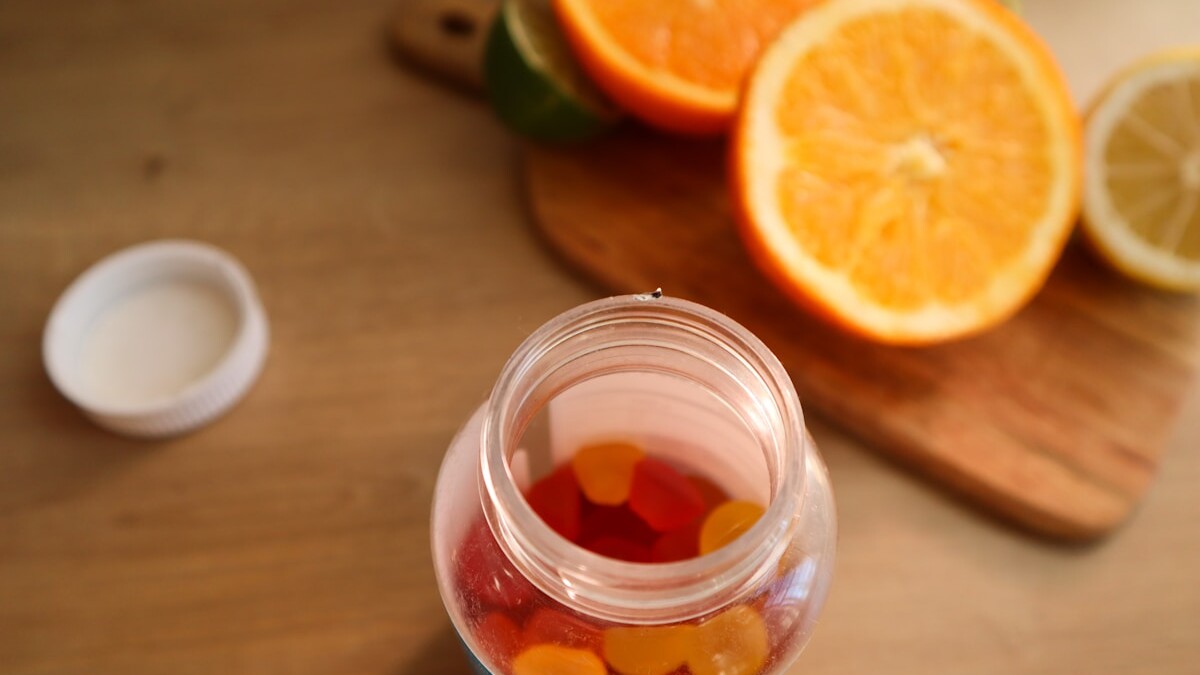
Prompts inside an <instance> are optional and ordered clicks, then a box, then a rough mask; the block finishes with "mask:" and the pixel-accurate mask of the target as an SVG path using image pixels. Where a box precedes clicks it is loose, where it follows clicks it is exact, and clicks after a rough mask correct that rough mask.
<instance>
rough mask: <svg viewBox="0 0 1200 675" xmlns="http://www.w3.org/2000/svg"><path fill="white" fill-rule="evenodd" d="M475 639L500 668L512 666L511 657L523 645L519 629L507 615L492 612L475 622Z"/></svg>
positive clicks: (504, 668)
mask: <svg viewBox="0 0 1200 675" xmlns="http://www.w3.org/2000/svg"><path fill="white" fill-rule="evenodd" d="M475 641H476V642H477V643H478V644H479V648H480V649H481V650H482V651H483V653H484V654H485V655H486V656H488V657H489V658H491V660H492V661H493V663H494V664H495V665H497V666H499V667H500V669H501V670H505V671H507V670H508V669H509V668H511V667H512V660H513V657H515V656H516V655H517V653H518V652H520V651H521V648H522V647H524V646H525V642H524V638H523V637H522V635H521V629H520V628H518V627H517V624H516V623H514V622H513V620H512V619H510V618H508V616H507V615H505V614H501V613H500V612H492V613H490V614H488V615H487V616H485V617H483V620H482V621H480V622H479V623H477V624H475Z"/></svg>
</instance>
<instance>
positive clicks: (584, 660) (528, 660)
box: [512, 644, 608, 675]
mask: <svg viewBox="0 0 1200 675" xmlns="http://www.w3.org/2000/svg"><path fill="white" fill-rule="evenodd" d="M512 672H513V675H606V674H607V673H608V669H607V668H605V667H604V662H603V661H601V660H600V657H599V656H596V655H595V654H593V653H592V652H590V651H588V650H586V649H572V648H570V647H560V646H559V645H551V644H542V645H535V646H533V647H530V648H529V649H526V650H525V651H523V652H521V653H520V654H518V655H517V658H515V659H513V664H512Z"/></svg>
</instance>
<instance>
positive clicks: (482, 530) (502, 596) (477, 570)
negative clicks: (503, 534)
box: [454, 517, 537, 616]
mask: <svg viewBox="0 0 1200 675" xmlns="http://www.w3.org/2000/svg"><path fill="white" fill-rule="evenodd" d="M454 569H455V579H456V580H457V586H458V588H459V589H460V590H461V592H462V594H463V596H464V597H466V598H468V599H474V598H478V600H479V601H481V602H483V603H484V604H485V605H487V606H490V607H496V608H501V609H518V608H520V607H523V606H524V605H526V604H527V603H529V602H531V601H532V600H533V599H534V596H535V595H536V594H537V591H536V590H535V589H534V587H533V584H531V583H529V581H528V580H527V579H526V578H525V577H524V576H523V575H522V574H520V573H519V572H517V570H516V568H515V567H513V564H512V562H510V561H509V559H508V557H507V556H505V555H504V552H503V551H501V550H500V546H499V544H497V543H496V539H495V538H494V537H493V536H492V530H491V528H489V527H488V524H487V521H485V520H484V519H483V518H482V517H481V518H479V519H478V520H477V521H475V523H474V524H472V525H471V527H470V528H469V529H468V530H467V535H466V536H465V537H464V538H463V541H462V544H461V545H460V546H459V547H458V549H457V550H456V551H454ZM473 605H475V606H473ZM477 605H478V603H468V605H467V609H468V611H469V612H471V610H478V609H482V608H479V607H477ZM471 613H472V614H474V615H476V616H478V613H476V612H471Z"/></svg>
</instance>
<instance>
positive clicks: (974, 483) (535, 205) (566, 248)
mask: <svg viewBox="0 0 1200 675" xmlns="http://www.w3.org/2000/svg"><path fill="white" fill-rule="evenodd" d="M496 4H497V2H496V0H408V1H407V2H406V3H405V4H404V5H402V6H401V8H400V12H399V14H398V16H397V20H396V22H395V24H394V28H393V38H394V40H393V41H394V44H395V45H396V47H397V48H398V49H399V50H400V51H401V52H402V53H403V54H404V55H405V56H407V57H408V58H409V60H411V61H415V62H418V63H420V64H422V65H424V66H426V67H427V68H429V69H431V70H433V71H435V72H437V73H439V74H441V75H443V76H444V77H446V78H448V79H449V80H452V81H455V82H458V83H459V84H462V85H465V86H466V87H467V88H469V89H478V88H479V87H480V82H481V77H480V73H479V64H480V60H481V58H482V52H483V45H484V37H485V35H486V32H487V31H486V27H487V26H488V25H489V23H490V21H491V17H492V16H493V13H494V12H495V11H496ZM1189 6H1190V5H1188V4H1187V2H1186V0H1180V2H1178V3H1177V4H1172V7H1174V10H1175V11H1174V15H1178V16H1180V17H1183V15H1184V14H1186V11H1185V10H1186V9H1187V7H1189ZM1063 11H1064V12H1067V14H1064V15H1062V16H1057V15H1056V17H1044V19H1045V20H1046V23H1047V25H1049V26H1057V25H1063V24H1070V25H1074V24H1076V23H1078V22H1079V21H1080V20H1082V19H1081V17H1080V16H1075V15H1071V14H1070V12H1069V10H1068V9H1064V10H1063ZM1051 18H1053V19H1054V20H1050V19H1051ZM1082 18H1086V17H1082ZM1067 19H1070V21H1067ZM1160 23H1161V22H1160ZM1176 23H1178V24H1179V25H1182V26H1187V25H1191V24H1190V23H1189V22H1188V21H1187V20H1186V17H1184V18H1183V19H1181V22H1176ZM1164 25H1173V24H1170V23H1169V22H1168V23H1167V24H1164ZM1159 29H1160V30H1159V32H1162V31H1161V29H1162V26H1159ZM1090 35H1091V33H1090V32H1089V31H1086V30H1083V29H1080V30H1076V31H1074V32H1071V33H1069V34H1066V35H1061V36H1056V40H1057V41H1059V42H1061V44H1060V45H1059V46H1060V47H1061V48H1063V50H1064V51H1065V52H1066V53H1068V54H1073V53H1075V52H1078V53H1080V54H1084V55H1088V54H1090V57H1089V60H1086V61H1085V62H1084V65H1088V66H1089V68H1091V69H1092V70H1094V69H1095V68H1096V67H1098V66H1097V64H1096V63H1093V61H1095V60H1096V58H1098V56H1103V55H1105V54H1108V53H1109V52H1111V50H1110V49H1108V47H1107V46H1104V45H1099V46H1100V47H1104V48H1103V49H1099V48H1090V49H1082V47H1084V46H1086V45H1083V44H1082V43H1083V42H1088V41H1089V40H1090V37H1089V36H1090ZM1148 35H1150V36H1151V37H1153V35H1154V31H1150V32H1149V33H1148ZM1160 37H1161V36H1160ZM1162 39H1165V38H1162ZM1153 42H1154V41H1151V44H1153ZM1092 46H1093V47H1096V46H1097V45H1092ZM1149 46H1150V45H1141V46H1137V49H1138V50H1141V51H1145V50H1148V49H1149ZM1129 48H1130V50H1133V45H1130V47H1129ZM1133 53H1137V52H1136V51H1130V54H1133ZM1127 56H1128V55H1127ZM1121 58H1125V57H1124V56H1122V57H1121ZM1092 70H1087V71H1086V72H1084V71H1082V70H1081V71H1080V72H1077V73H1076V74H1075V77H1074V80H1075V81H1089V80H1088V78H1087V77H1085V76H1091V75H1094V73H1093V72H1092ZM1092 79H1094V78H1092ZM723 154H724V149H723V146H722V144H721V143H719V142H716V141H713V142H708V143H703V142H695V141H684V140H672V139H669V138H667V137H663V136H660V135H656V134H654V133H652V132H649V131H646V130H643V129H639V128H637V127H634V126H632V125H626V128H625V129H624V130H623V131H621V132H618V133H617V134H615V135H611V136H607V137H605V138H604V139H602V140H600V141H597V142H595V143H593V144H591V145H587V146H583V147H576V148H573V149H553V148H547V147H540V146H528V147H527V148H526V152H525V165H524V166H525V172H526V174H527V186H528V193H529V206H530V210H531V212H532V216H533V220H534V222H535V223H536V225H537V227H538V228H539V229H540V230H541V231H542V232H543V233H544V234H545V238H546V240H547V241H548V242H549V244H550V246H551V247H552V248H553V249H555V251H557V252H558V253H559V254H560V255H561V256H562V257H563V258H564V259H565V260H566V261H568V262H569V263H570V264H571V265H573V266H574V267H577V268H578V269H579V270H581V271H582V272H584V273H585V274H587V275H588V276H590V277H591V278H593V279H595V280H596V281H598V282H599V283H600V284H601V285H602V286H603V287H604V288H605V289H606V290H609V291H612V292H616V293H633V292H644V291H648V290H653V289H654V288H656V287H660V286H661V287H662V288H663V289H664V291H665V292H666V293H668V294H670V295H675V296H678V297H682V298H687V299H690V300H694V301H696V302H700V303H703V304H706V305H709V306H711V307H714V308H716V309H718V310H720V311H722V312H725V313H726V314H728V315H730V316H732V317H733V318H734V319H736V320H738V321H740V322H741V323H743V324H744V325H746V326H747V327H748V328H750V329H751V330H752V331H754V332H755V333H756V334H758V335H759V336H760V337H761V338H762V339H763V340H764V341H765V342H766V343H767V344H768V345H769V346H770V347H771V349H772V350H774V352H775V353H776V354H777V355H778V356H779V358H780V360H782V361H783V363H784V365H786V366H787V368H788V371H789V372H790V373H791V375H792V379H793V380H794V381H795V383H796V388H797V390H798V391H799V393H800V397H801V402H802V403H803V404H804V406H805V407H806V409H808V410H816V411H819V412H820V413H822V414H824V415H825V416H827V417H828V418H829V419H831V420H833V421H835V422H837V423H839V424H841V425H842V426H843V427H844V428H845V429H846V430H847V431H849V432H851V433H852V434H855V435H857V436H859V437H860V438H861V439H862V440H864V441H866V442H867V443H868V444H869V445H870V446H871V447H874V448H876V449H877V450H878V451H880V452H882V453H884V454H885V455H888V456H890V457H894V458H896V459H898V460H900V461H902V462H904V463H906V464H908V465H910V466H912V467H914V468H915V469H917V470H919V471H920V472H922V473H924V474H925V475H927V476H928V477H930V478H931V479H932V480H934V481H935V482H937V483H940V484H942V485H945V486H947V487H949V488H951V489H952V490H953V491H955V492H957V493H958V494H959V495H961V496H963V497H965V498H966V499H968V500H969V501H971V502H973V503H975V504H978V505H980V506H982V507H983V508H984V509H986V510H988V511H990V512H992V513H995V514H998V515H1000V516H1002V517H1004V518H1006V519H1008V520H1010V521H1012V522H1015V523H1017V524H1020V525H1023V526H1025V527H1027V528H1030V529H1031V530H1033V531H1035V532H1038V533H1041V534H1044V535H1047V536H1050V537H1055V538H1061V539H1067V540H1087V539H1094V538H1096V537H1099V536H1102V535H1104V534H1106V533H1108V532H1111V531H1112V530H1113V529H1114V528H1115V527H1117V526H1118V525H1119V524H1121V523H1122V522H1124V521H1125V520H1126V519H1127V518H1128V517H1129V515H1130V513H1131V511H1132V510H1133V508H1134V507H1135V506H1136V505H1137V503H1138V501H1139V500H1140V499H1141V497H1142V495H1143V494H1144V493H1145V491H1146V488H1147V486H1148V485H1149V484H1150V482H1151V480H1152V479H1153V477H1154V473H1155V471H1156V470H1157V468H1158V464H1159V459H1160V456H1161V453H1162V449H1163V446H1164V443H1165V441H1166V439H1167V437H1168V435H1169V434H1170V433H1171V432H1172V431H1173V430H1174V425H1175V424H1176V423H1177V422H1178V420H1177V414H1178V411H1179V409H1180V406H1181V403H1182V400H1183V397H1184V396H1185V395H1186V393H1187V391H1188V389H1189V388H1190V386H1191V384H1192V382H1193V380H1194V379H1195V375H1196V371H1197V369H1198V367H1200V301H1198V300H1196V299H1194V298H1189V297H1181V296H1175V295H1166V294H1161V293H1156V292H1152V291H1147V290H1143V289H1140V288H1138V287H1136V286H1134V285H1133V284H1131V283H1129V282H1126V281H1124V280H1122V279H1120V278H1117V277H1116V276H1114V275H1113V274H1111V273H1109V272H1108V271H1107V270H1105V269H1103V268H1102V267H1101V266H1100V265H1099V264H1098V263H1096V262H1095V261H1094V260H1093V259H1092V258H1091V257H1090V256H1089V255H1088V254H1087V253H1086V252H1084V251H1081V250H1079V248H1080V247H1079V246H1078V245H1072V246H1071V247H1069V248H1068V251H1067V254H1066V256H1065V257H1064V259H1063V260H1062V261H1061V262H1060V263H1059V265H1058V267H1057V269H1056V271H1055V273H1054V275H1053V276H1052V278H1051V279H1050V281H1049V283H1048V284H1047V286H1046V288H1045V289H1044V290H1043V291H1042V292H1041V293H1040V294H1039V295H1038V296H1037V297H1036V298H1035V299H1034V301H1033V302H1032V303H1031V304H1030V305H1029V306H1028V307H1026V308H1025V309H1024V310H1023V311H1022V312H1021V313H1020V314H1018V315H1017V316H1016V317H1014V318H1013V319H1011V320H1010V321H1009V322H1008V323H1006V324H1005V325H1003V326H1001V327H1000V328H998V329H995V330H993V331H990V332H988V333H986V334H984V335H981V336H977V337H974V338H970V339H967V340H964V341H961V342H957V343H953V344H949V345H944V346H939V347H932V348H921V349H917V348H896V347H885V346H880V345H875V344H871V343H867V342H864V341H861V340H859V339H856V338H853V337H850V336H848V335H846V334H844V333H841V332H838V331H837V330H835V329H833V328H831V327H829V326H826V325H825V324H822V323H820V322H818V321H816V320H815V319H813V318H811V317H809V316H808V315H806V314H804V313H803V312H802V311H801V310H799V309H797V308H796V307H794V306H793V305H792V304H791V303H790V302H789V301H787V300H786V299H785V298H784V297H783V296H782V295H781V294H780V293H779V292H777V291H776V290H774V289H773V287H772V286H771V284H770V283H768V282H767V280H766V279H765V278H763V277H762V276H760V275H759V273H758V272H757V270H756V269H755V268H754V266H753V265H752V264H751V261H750V260H749V259H748V258H747V257H746V254H745V252H744V250H743V248H742V246H741V242H740V241H739V240H738V238H737V235H736V233H735V232H734V230H733V225H732V221H731V218H730V215H729V206H728V203H727V200H726V192H725V185H724V177H723V172H724V163H723ZM1195 422H1196V421H1194V420H1193V421H1192V423H1195Z"/></svg>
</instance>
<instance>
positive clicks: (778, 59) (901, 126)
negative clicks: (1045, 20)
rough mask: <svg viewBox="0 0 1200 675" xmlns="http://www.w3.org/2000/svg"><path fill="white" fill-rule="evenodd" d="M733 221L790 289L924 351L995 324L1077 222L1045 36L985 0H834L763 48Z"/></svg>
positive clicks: (735, 157) (1066, 108)
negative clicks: (925, 346) (927, 345)
mask: <svg viewBox="0 0 1200 675" xmlns="http://www.w3.org/2000/svg"><path fill="white" fill-rule="evenodd" d="M735 133H736V137H735V139H734V145H733V152H732V162H733V166H732V172H731V178H732V190H733V201H734V205H735V213H736V215H737V217H738V220H739V222H740V223H741V225H742V228H741V229H742V232H743V235H744V238H745V240H746V242H747V245H748V247H749V249H750V251H751V254H752V256H753V257H754V258H755V260H756V261H757V262H758V263H760V265H761V266H762V267H763V268H764V269H765V270H766V272H767V273H768V274H770V275H771V276H772V277H773V278H774V279H775V280H776V281H777V283H778V284H779V285H780V286H781V288H783V289H784V290H785V291H787V292H789V293H790V294H791V295H792V296H793V297H795V298H796V299H798V300H799V301H800V302H802V303H803V304H806V305H808V306H810V307H812V308H814V309H815V310H817V311H818V312H819V313H821V314H824V315H826V316H828V317H829V318H831V319H832V320H834V321H835V322H836V323H840V324H842V325H843V326H845V327H847V328H848V329H850V330H851V331H853V332H856V333H858V334H861V335H864V336H867V337H870V338H874V339H876V340H879V341H883V342H890V343H907V344H922V343H932V342H938V341H943V340H947V339H951V338H954V337H958V336H962V335H966V334H969V333H972V332H976V331H979V330H982V329H984V328H987V327H989V326H992V325H994V324H996V323H998V322H1000V321H1001V320H1003V319H1004V318H1005V317H1007V316H1009V315H1011V314H1012V313H1013V312H1015V311H1016V310H1017V309H1018V308H1020V307H1021V306H1022V305H1023V304H1024V303H1025V302H1026V301H1027V300H1028V299H1029V298H1030V297H1031V296H1032V295H1033V294H1034V292H1035V291H1036V290H1037V289H1038V288H1040V286H1041V285H1042V284H1043V283H1044V282H1045V279H1046V277H1047V275H1048V274H1049V271H1050V269H1051V267H1052V266H1053V265H1054V263H1055V261H1056V260H1057V259H1058V257H1059V255H1060V254H1061V252H1062V248H1063V245H1064V244H1065V242H1066V239H1067V236H1068V234H1069V231H1070V228H1071V225H1072V222H1073V220H1074V217H1075V213H1076V209H1077V205H1078V194H1079V185H1080V180H1081V177H1080V139H1079V120H1078V116H1077V115H1076V113H1075V111H1074V109H1073V107H1072V104H1071V101H1070V98H1069V95H1068V92H1067V87H1066V84H1065V82H1064V80H1063V77H1062V74H1061V73H1060V71H1059V70H1058V68H1057V66H1056V64H1055V62H1054V60H1053V59H1052V57H1051V56H1050V54H1049V52H1048V51H1047V50H1046V48H1045V47H1044V45H1043V44H1042V43H1041V42H1040V41H1039V40H1038V39H1037V37H1036V36H1035V35H1034V34H1033V33H1032V32H1031V31H1030V30H1029V29H1028V28H1027V27H1026V26H1025V25H1024V24H1023V23H1022V22H1021V21H1020V20H1019V19H1017V18H1016V17H1015V16H1014V15H1013V14H1012V13H1011V12H1009V11H1008V10H1006V9H1004V8H1003V7H1001V6H1000V5H998V4H996V3H993V2H989V1H987V0H829V1H828V2H825V3H823V4H820V5H817V6H816V7H814V8H813V9H810V10H808V11H807V12H805V13H804V14H803V15H802V16H801V18H799V19H798V20H797V21H796V22H795V23H793V24H791V25H790V26H789V27H788V28H786V29H785V30H784V31H783V32H782V33H781V34H780V37H779V38H778V39H777V40H776V42H775V43H773V44H772V45H771V46H770V47H769V48H768V49H767V50H766V52H765V53H764V54H763V57H762V59H761V60H760V61H759V63H758V65H757V66H756V68H755V70H754V72H753V73H752V75H751V77H750V81H749V84H748V87H747V91H746V94H745V98H744V101H743V104H742V108H741V112H740V114H739V117H738V121H737V126H736V129H735Z"/></svg>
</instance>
